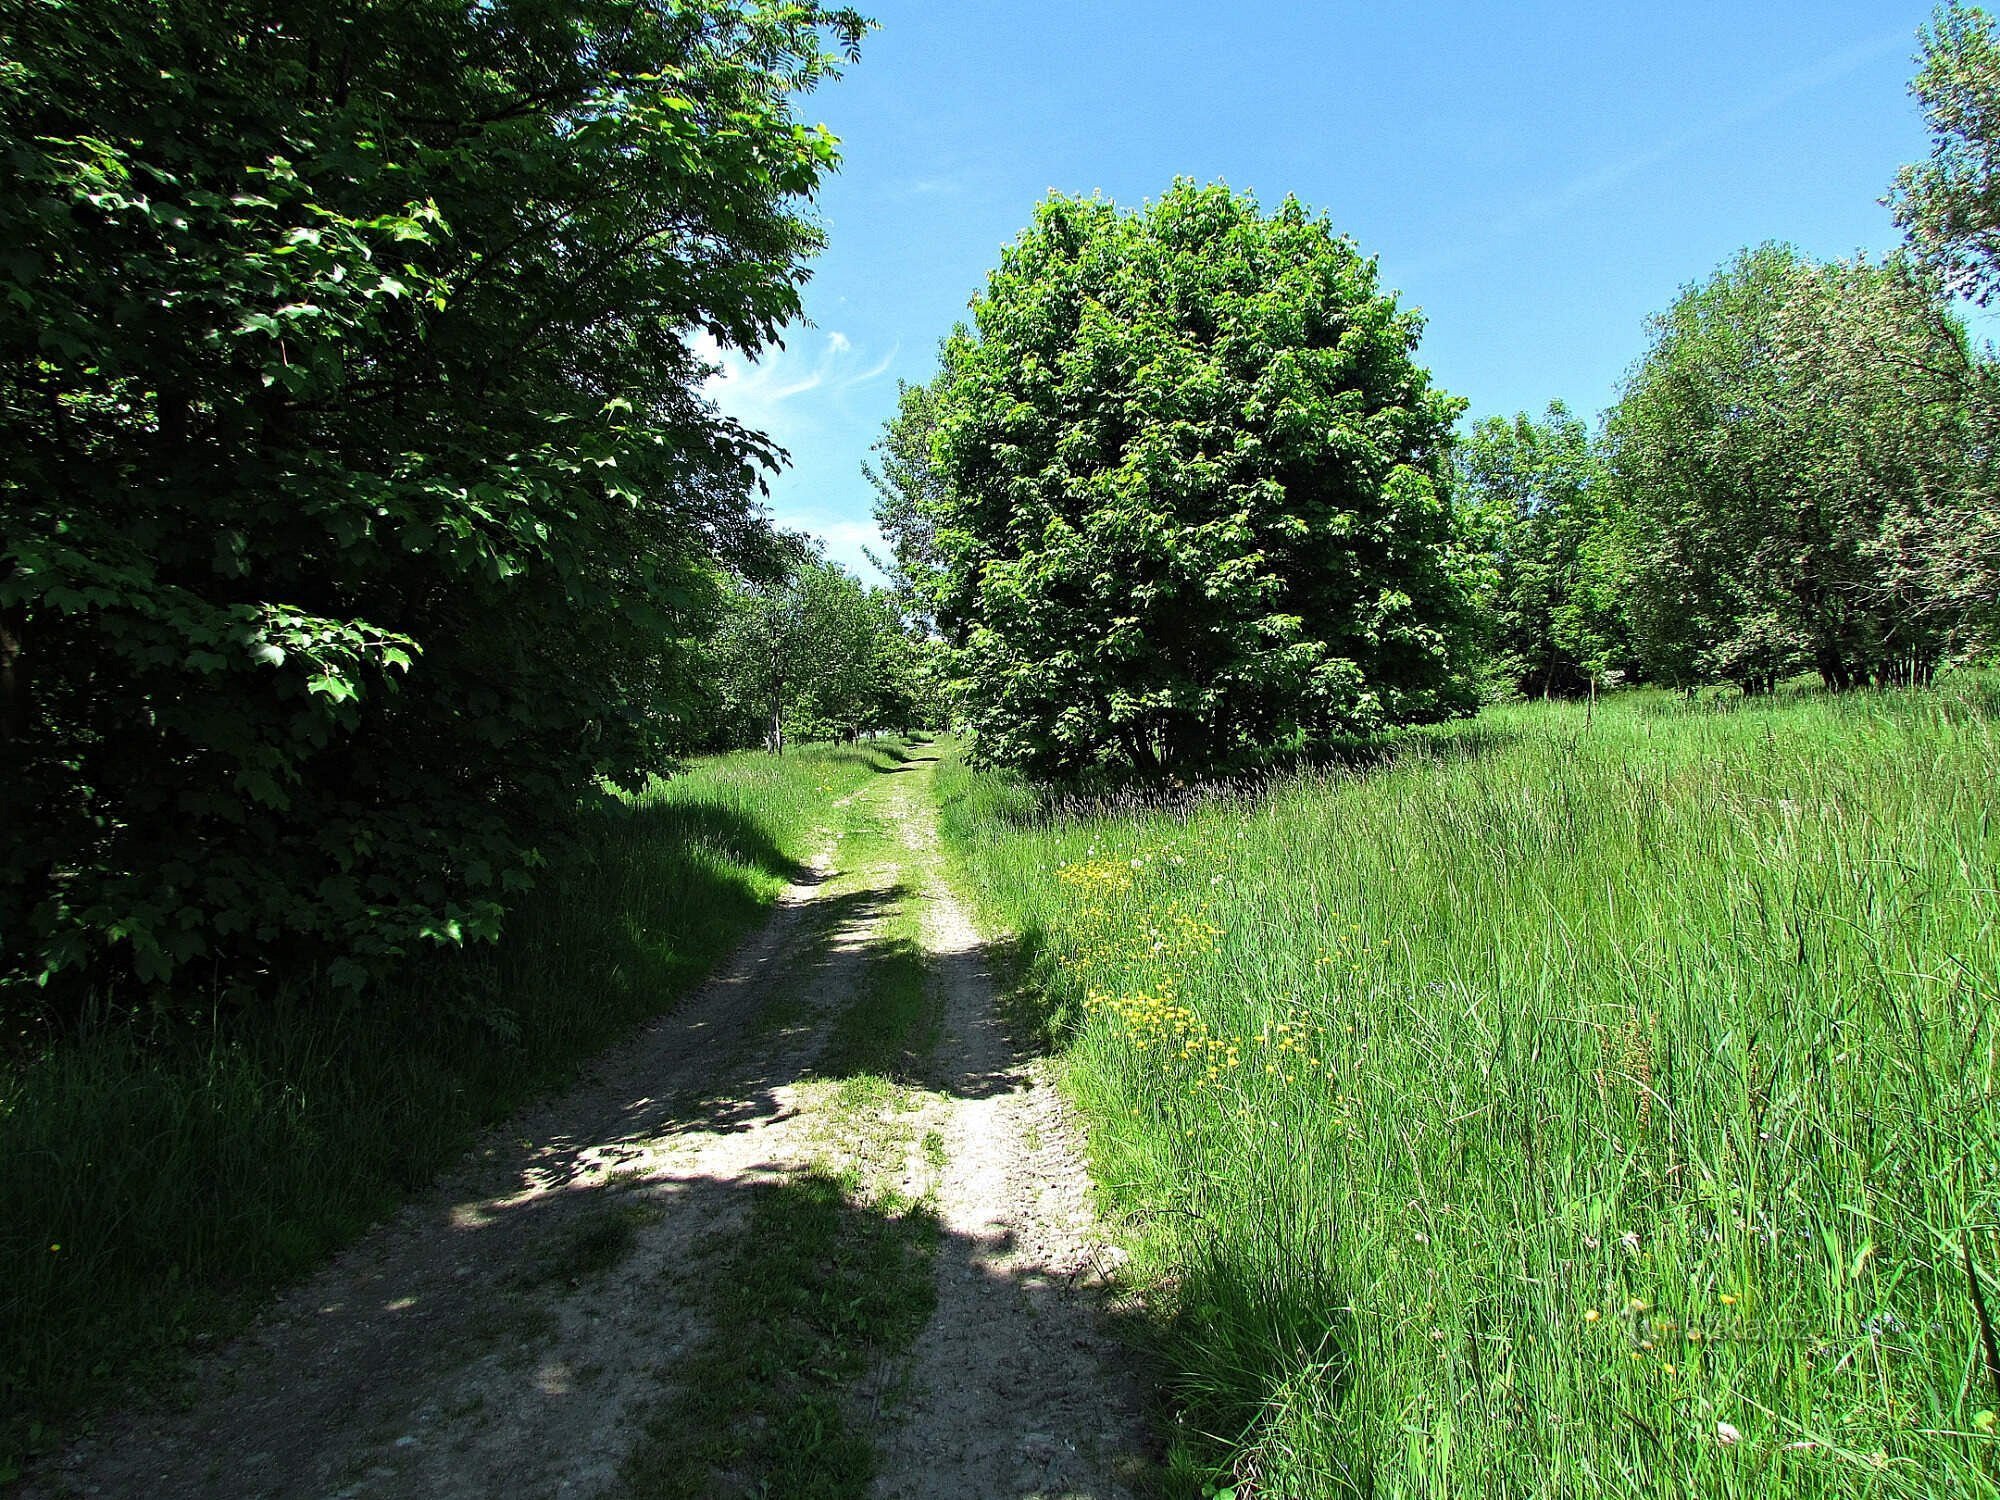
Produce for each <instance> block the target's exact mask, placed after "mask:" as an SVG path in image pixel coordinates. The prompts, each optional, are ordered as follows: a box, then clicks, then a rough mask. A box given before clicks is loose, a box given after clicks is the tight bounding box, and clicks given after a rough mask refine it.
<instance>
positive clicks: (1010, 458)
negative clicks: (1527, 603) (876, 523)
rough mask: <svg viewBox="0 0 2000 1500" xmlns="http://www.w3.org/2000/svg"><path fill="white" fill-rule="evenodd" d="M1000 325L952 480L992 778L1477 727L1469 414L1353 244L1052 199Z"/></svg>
mask: <svg viewBox="0 0 2000 1500" xmlns="http://www.w3.org/2000/svg"><path fill="white" fill-rule="evenodd" d="M973 316H974V324H973V327H972V328H970V329H969V330H966V331H964V332H962V333H960V334H959V335H958V336H956V337H954V338H953V339H951V340H950V341H948V343H947V345H946V349H945V377H944V384H943V386H942V388H941V390H940V391H939V392H938V395H937V414H936V426H937V436H936V439H935V442H934V444H933V458H934V459H935V466H936V470H937V474H938V477H939V479H940V480H941V487H940V497H939V499H938V500H937V502H936V503H937V505H938V509H939V514H938V515H937V517H936V544H937V548H938V551H939V553H940V555H941V556H942V558H943V560H944V563H945V568H946V577H945V580H944V586H943V588H942V589H941V591H940V595H939V617H940V623H941V625H942V626H943V628H944V629H945V632H946V634H947V635H948V636H950V637H952V638H955V639H962V640H963V642H964V645H963V647H962V649H961V650H960V651H959V653H958V664H957V681H958V686H959V692H960V694H961V697H962V709H963V713H964V716H965V719H966V722H967V724H968V726H969V727H970V728H971V729H972V731H973V732H974V734H975V735H976V737H977V740H976V743H977V749H978V753H979V754H981V755H982V756H984V757H986V758H988V759H990V760H994V761H1000V762H1007V763H1013V764H1018V765H1022V766H1025V767H1028V768H1030V769H1031V770H1033V771H1036V772H1039V773H1056V774H1061V773H1068V772H1074V771H1077V770H1080V769H1083V768H1086V767H1088V766H1090V765H1093V764H1095V763H1099V762H1102V761H1106V760H1113V759H1117V760H1123V761H1125V762H1127V763H1129V764H1131V765H1134V766H1137V767H1140V768H1154V767H1161V766H1174V767H1180V766H1189V767H1199V766H1205V765H1210V764H1214V763H1217V762H1219V761H1223V760H1225V759H1227V758H1228V757H1230V756H1232V755H1233V754H1236V753H1239V752H1243V751H1249V750H1255V749H1259V748H1264V747H1272V746H1280V745H1310V744H1313V743H1317V742H1321V741H1324V740H1326V739H1328V738H1330V737H1333V736H1339V735H1353V734H1370V733H1373V732H1375V731H1377V730H1381V729H1384V728H1387V727H1389V726H1391V725H1395V724H1405V723H1411V722H1415V721H1420V720H1426V719H1436V718H1439V717H1442V716H1444V715H1447V714H1451V713H1454V712H1457V711H1459V710H1460V709H1461V708H1462V707H1463V706H1464V702H1465V693H1464V690H1463V684H1462V680H1461V679H1460V677H1459V676H1457V675H1456V674H1455V672H1454V666H1455V660H1454V648H1455V644H1456V642H1457V641H1458V639H1459V634H1460V630H1461V625H1462V622H1463V620H1464V616H1465V600H1464V591H1463V587H1462V584H1461V581H1460V578H1459V576H1458V574H1457V572H1456V570H1455V568H1454V563H1453V557H1452V554H1451V549H1452V539H1453V532H1452V524H1451V514H1450V510H1449V507H1448V504H1447V501H1446V490H1447V465H1448V458H1447V453H1448V447H1449V435H1450V427H1451V423H1452V420H1453V418H1454V417H1455V416H1456V414H1457V411H1458V409H1459V408H1458V403H1457V402H1455V401H1453V400H1452V399H1451V398H1450V397H1448V396H1445V395H1443V394H1441V393H1439V392H1438V391H1436V390H1435V389H1433V388H1432V386H1431V384H1430V380H1429V377H1428V375H1427V373H1426V372H1425V370H1424V369H1423V368H1422V367H1421V366H1419V365H1418V364H1417V363H1416V361H1415V359H1414V353H1415V349H1416V344H1417V337H1418V332H1419V328H1420V326H1421V323H1420V319H1419V318H1418V316H1417V315H1416V314H1415V313H1414V312H1411V311H1409V310H1407V309H1404V308H1401V307H1399V306H1398V305H1397V304H1396V302H1395V300H1394V298H1392V297H1390V296H1388V295H1386V294H1384V293H1383V292H1382V290H1381V289H1380V287H1379V285H1378V283H1377V278H1376V272H1375V265H1374V262H1373V261H1371V260H1370V259H1368V258H1367V257H1365V256H1363V255H1362V254H1361V253H1360V252H1359V251H1358V250H1357V249H1356V248H1355V247H1354V245H1353V244H1352V243H1351V242H1350V241H1348V240H1346V239H1343V238H1341V237H1339V236H1337V235H1336V234H1334V233H1333V231H1332V229H1331V228H1330V227H1329V226H1328V224H1327V222H1326V220H1325V219H1324V218H1319V217H1315V216H1313V215H1311V214H1309V213H1308V212H1307V211H1306V210H1305V209H1304V208H1303V207H1301V206H1300V205H1299V204H1298V203H1297V202H1296V201H1292V200H1287V201H1286V202H1285V203H1284V204H1283V205H1281V206H1280V207H1279V208H1278V210H1277V211H1276V212H1275V213H1273V214H1269V215H1267V214H1265V213H1263V212H1262V211H1261V210H1260V209H1259V207H1258V205H1257V204H1256V202H1255V201H1254V200H1253V199H1251V198H1249V197H1248V196H1245V195H1239V194H1236V193H1232V192H1231V191H1230V190H1229V189H1228V188H1226V187H1221V186H1209V187H1202V186H1197V185H1195V184H1193V183H1190V182H1185V181H1183V182H1179V183H1176V184H1175V186H1174V187H1173V189H1172V190H1171V191H1170V192H1168V193H1167V194H1166V195H1165V196H1164V197H1162V198H1161V199H1160V200H1159V201H1157V202H1155V203H1152V204H1149V205H1148V206H1147V207H1146V208H1145V209H1144V210H1143V211H1140V212H1137V213H1123V212H1120V211H1119V210H1118V209H1116V208H1115V207H1114V206H1113V205H1112V204H1110V203H1108V202H1105V201H1102V200H1101V199H1095V198H1092V199H1078V198H1066V197H1060V196H1052V197H1050V198H1049V199H1047V200H1045V201H1044V202H1043V203H1042V204H1041V205H1040V207H1039V208H1038V209H1037V211H1036V213H1035V218H1034V222H1033V224H1032V225H1031V226H1030V227H1029V228H1028V229H1027V230H1026V231H1025V232H1023V234H1022V235H1021V236H1020V238H1019V239H1018V240H1017V241H1016V242H1015V243H1014V244H1013V245H1011V246H1010V247H1008V248H1007V249H1006V251H1004V252H1003V255H1002V259H1001V263H1000V266H999V268H998V269H997V270H996V271H994V272H993V273H992V275H991V277H990V278H989V280H988V282H987V286H986V289H985V291H984V293H983V294H982V295H981V296H980V297H979V298H978V299H977V300H976V301H975V302H974V304H973Z"/></svg>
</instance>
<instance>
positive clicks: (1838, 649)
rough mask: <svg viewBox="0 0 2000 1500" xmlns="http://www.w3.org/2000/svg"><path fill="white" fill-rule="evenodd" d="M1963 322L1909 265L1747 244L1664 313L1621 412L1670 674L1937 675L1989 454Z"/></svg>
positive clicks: (1866, 678) (1621, 459)
mask: <svg viewBox="0 0 2000 1500" xmlns="http://www.w3.org/2000/svg"><path fill="white" fill-rule="evenodd" d="M1969 360H1970V353H1969V349H1968V347H1967V344H1966V340H1965V336H1964V332H1963V330H1962V329H1961V328H1960V327H1959V326H1958V325H1957V324H1956V323H1955V322H1954V321H1953V319H1952V318H1951V317H1950V315H1949V312H1948V310H1947V309H1946V308H1945V307H1944V305H1943V304H1942V303H1941V301H1940V300H1939V298H1938V296H1937V294H1936V293H1935V292H1934V291H1933V290H1932V289H1931V288H1930V287H1929V286H1928V285H1927V284H1926V283H1925V282H1924V280H1923V279H1922V278H1920V277H1918V276H1916V275H1914V274H1912V273H1911V272H1910V271H1909V270H1908V269H1907V268H1904V267H1901V266H1898V265H1895V264H1889V265H1876V264H1871V263H1869V262H1867V261H1863V260H1855V261H1837V262H1832V263H1829V264H1824V265H1822V264H1816V263H1814V262H1811V261H1808V260H1806V259H1804V258H1803V257H1801V256H1799V255H1798V254H1797V253H1796V252H1794V251H1792V250H1790V249H1789V248H1787V247H1784V246H1778V245H1766V246H1761V247H1759V248H1757V249H1754V250H1748V251H1745V252H1743V253H1742V254H1741V255H1739V256H1738V257H1737V258H1736V260H1735V261H1734V262H1732V263H1731V264H1730V265H1729V266H1727V267H1725V268H1724V269H1723V270H1721V271H1719V272H1718V273H1717V274H1716V275H1715V276H1714V277H1713V278H1711V279H1710V280H1709V281H1707V282H1705V283H1703V284H1701V285H1699V286H1694V287H1690V288H1688V289H1687V290H1686V291H1684V292H1683V293H1682V295H1681V296H1680V298H1679V299H1678V300H1676V302H1675V303H1674V305H1673V306H1672V307H1671V308H1669V309H1668V310H1667V311H1666V312H1665V313H1663V314H1661V315H1660V316H1659V317H1658V318H1657V319H1655V320H1654V338H1653V346H1652V348H1651V349H1650V350H1649V351H1648V353H1647V354H1646V356H1645V358H1644V359H1643V360H1642V361H1641V362H1640V363H1639V365H1638V366H1637V367H1636V369H1635V370H1634V373H1633V375H1632V378H1631V379H1630V381H1629V382H1628V383H1627V385H1626V388H1625V391H1624V393H1623V395H1622V396H1621V398H1620V400H1619V402H1618V404H1617V406H1616V407H1615V408H1614V409H1613V410H1612V412H1611V413H1610V414H1609V416H1608V418H1607V427H1606V435H1607V441H1608V444H1609V462H1610V465H1611V472H1612V475H1613V477H1614V481H1615V483H1616V485H1617V487H1618V491H1619V495H1620V513H1621V518H1622V519H1621V527H1622V542H1623V545H1624V547H1625V551H1626V559H1627V563H1628V565H1629V567H1630V570H1631V578H1632V588H1633V594H1632V599H1631V619H1632V626H1633V630H1634V635H1635V640H1636V643H1637V645H1638V647H1639V650H1640V652H1641V654H1642V655H1643V656H1644V657H1645V659H1646V660H1647V661H1648V663H1649V664H1650V665H1651V667H1652V669H1653V672H1654V673H1655V675H1656V676H1658V677H1659V678H1660V679H1661V680H1663V681H1667V682H1670V683H1677V684H1691V683H1699V682H1710V681H1718V680H1720V681H1735V682H1738V683H1741V684H1742V685H1744V686H1745V687H1749V688H1764V687H1769V686H1770V685H1771V684H1772V683H1774V682H1776V681H1777V680H1778V679H1780V678H1782V677H1785V676H1787V675H1789V674H1791V673H1795V672H1799V671H1814V672H1817V673H1818V674H1819V675H1820V677H1821V678H1822V680H1823V681H1824V682H1825V683H1826V685H1827V686H1829V687H1832V688H1845V687H1850V686H1853V685H1856V684H1858V683H1862V682H1891V681H1901V682H1907V681H1911V680H1918V679H1923V678H1927V677H1928V676H1929V674H1930V672H1931V671H1932V670H1933V669H1934V668H1935V666H1936V664H1937V662H1938V661H1939V660H1940V659H1941V657H1942V655H1943V654H1944V653H1945V651H1946V650H1947V649H1948V647H1949V645H1950V643H1951V638H1952V621H1951V620H1950V619H1949V618H1948V617H1947V614H1946V612H1945V611H1943V610H1942V609H1940V608H1936V607H1934V605H1935V603H1936V599H1937V587H1936V583H1935V576H1936V573H1937V571H1938V569H1939V568H1940V567H1942V566H1944V565H1945V560H1946V554H1948V553H1949V552H1950V551H1951V550H1952V548H1953V547H1954V546H1955V544H1956V536H1957V533H1958V530H1959V527H1958V525H1957V523H1956V521H1955V519H1954V517H1955V516H1956V514H1957V513H1958V512H1959V510H1960V509H1961V507H1962V505H1963V503H1964V500H1965V497H1966V495H1967V489H1968V485H1969V484H1970V482H1971V481H1972V479H1973V478H1974V464H1975V462H1976V460H1977V459H1978V457H1979V453H1980V449H1979V445H1978V444H1977V443H1976V442H1975V433H1974V428H1973V426H1972V424H1971V422H1970V414H1969V412H1968V410H1967V408H1966V406H1965V404H1964V403H1963V401H1962V400H1960V399H1959V388H1960V386H1961V385H1962V381H1963V379H1964V376H1965V372H1966V371H1967V368H1968V364H1969Z"/></svg>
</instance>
